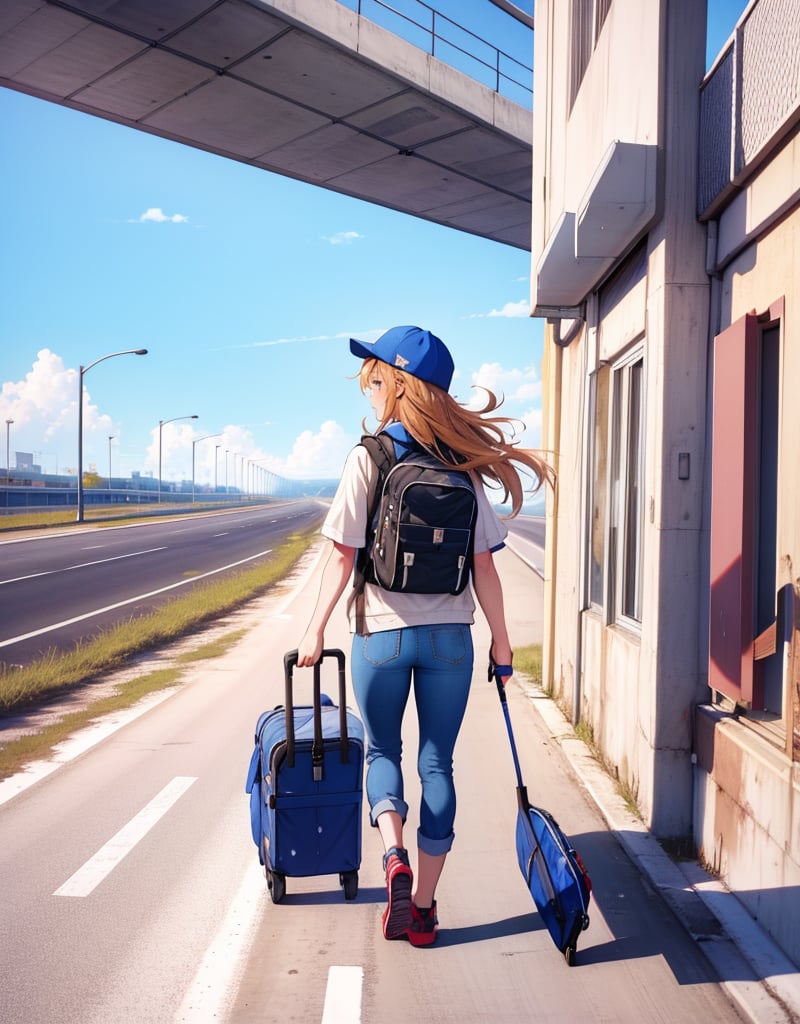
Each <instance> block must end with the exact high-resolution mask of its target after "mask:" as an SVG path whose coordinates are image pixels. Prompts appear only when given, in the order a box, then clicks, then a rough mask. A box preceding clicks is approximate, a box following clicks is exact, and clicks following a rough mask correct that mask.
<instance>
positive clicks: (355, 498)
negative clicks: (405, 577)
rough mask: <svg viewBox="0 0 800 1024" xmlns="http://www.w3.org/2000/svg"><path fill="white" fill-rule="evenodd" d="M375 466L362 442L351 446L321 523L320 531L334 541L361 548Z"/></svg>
mask: <svg viewBox="0 0 800 1024" xmlns="http://www.w3.org/2000/svg"><path fill="white" fill-rule="evenodd" d="M377 472H378V468H377V466H376V465H375V463H374V461H373V460H372V459H371V458H370V455H369V452H368V451H367V449H366V448H365V447H364V446H363V445H356V447H355V448H353V449H352V451H351V452H350V454H349V455H348V456H347V459H346V461H345V464H344V469H343V470H342V478H341V480H340V481H339V486H338V487H337V489H336V494H335V495H334V497H333V501H332V502H331V507H330V511H329V512H328V514H327V516H326V517H325V522H324V523H323V524H322V534H323V536H325V537H328V538H329V540H332V541H335V542H336V543H337V544H345V545H346V546H347V547H351V548H363V547H364V545H365V544H366V538H367V497H368V495H369V490H370V486H371V483H372V480H373V478H374V477H375V476H377Z"/></svg>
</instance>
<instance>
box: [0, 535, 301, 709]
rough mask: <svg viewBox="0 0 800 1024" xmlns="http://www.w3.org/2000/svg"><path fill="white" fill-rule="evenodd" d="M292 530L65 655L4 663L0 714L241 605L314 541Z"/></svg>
mask: <svg viewBox="0 0 800 1024" xmlns="http://www.w3.org/2000/svg"><path fill="white" fill-rule="evenodd" d="M314 536H315V534H314V532H313V531H312V530H309V531H307V532H303V533H298V534H294V535H293V536H291V537H289V538H288V539H287V540H286V541H285V542H284V543H282V544H281V545H280V546H279V547H278V548H277V549H276V550H275V551H274V552H273V554H272V556H271V557H270V558H269V560H268V561H265V562H263V563H261V564H259V565H256V566H253V567H252V568H250V569H246V570H243V571H241V572H238V573H236V574H234V575H231V576H230V577H227V578H225V579H220V580H215V581H213V582H210V583H207V584H205V585H198V587H197V588H196V589H195V590H194V591H193V592H192V593H191V594H186V595H184V596H182V597H179V598H175V599H173V600H170V601H168V602H167V603H166V604H164V605H163V606H162V607H161V608H159V609H157V610H156V611H154V612H151V613H149V614H147V615H142V616H139V617H137V618H132V619H130V620H128V621H127V622H123V623H120V624H118V625H116V626H114V627H112V628H111V629H109V630H107V631H105V632H103V633H101V634H100V635H99V636H98V637H96V638H95V639H94V640H91V641H88V642H86V643H80V644H77V645H76V646H75V648H74V649H73V650H72V651H69V652H67V653H66V654H61V653H58V652H56V651H49V652H47V653H46V654H45V655H43V656H42V657H41V658H38V659H37V660H36V661H34V662H31V663H30V664H29V665H25V666H23V667H22V668H14V667H10V666H3V667H0V714H6V715H7V714H9V713H10V712H12V711H17V710H20V709H22V708H25V707H30V706H31V705H34V704H35V703H37V702H40V701H41V700H43V699H46V698H48V697H52V696H54V695H55V694H57V693H59V692H62V691H64V690H65V689H68V688H70V687H72V686H75V685H77V684H78V683H83V682H86V681H87V680H91V679H92V678H95V677H97V676H99V675H101V674H102V673H105V672H108V671H110V670H111V669H115V668H118V667H119V666H120V665H123V664H124V663H125V662H126V661H127V659H128V658H130V657H132V656H133V655H136V654H139V653H141V652H142V651H146V650H150V649H152V648H153V647H157V646H158V645H160V644H163V643H167V642H169V641H171V640H175V639H177V638H178V637H181V636H185V635H186V634H188V633H191V632H192V631H193V630H195V629H197V628H198V627H199V626H201V625H203V624H205V623H207V622H209V621H212V620H213V619H216V618H218V617H219V616H221V615H224V614H226V613H228V612H230V611H233V610H234V609H236V608H238V607H241V606H242V605H243V604H245V603H246V602H247V601H248V600H250V599H251V598H253V597H256V596H258V595H260V594H262V593H263V592H264V591H265V590H267V589H268V588H269V587H271V586H273V585H274V584H275V583H276V582H277V581H279V580H281V579H283V578H284V577H285V576H286V575H287V573H288V572H289V571H290V569H291V568H292V566H293V565H294V564H295V563H296V562H297V560H298V559H299V558H300V556H301V555H302V554H303V553H304V552H305V551H306V549H307V548H308V547H309V545H310V544H311V542H312V541H313V540H314Z"/></svg>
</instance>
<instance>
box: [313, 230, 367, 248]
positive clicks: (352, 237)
mask: <svg viewBox="0 0 800 1024" xmlns="http://www.w3.org/2000/svg"><path fill="white" fill-rule="evenodd" d="M321 237H322V239H323V240H324V241H325V242H330V244H331V245H352V243H353V242H355V241H356V239H357V238H363V237H364V235H360V234H359V233H358V232H357V231H337V232H336V234H335V235H322V236H321Z"/></svg>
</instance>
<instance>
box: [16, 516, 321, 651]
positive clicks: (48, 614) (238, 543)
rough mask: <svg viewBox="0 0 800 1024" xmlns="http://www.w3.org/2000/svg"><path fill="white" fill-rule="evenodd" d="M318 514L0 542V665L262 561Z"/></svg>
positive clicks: (182, 520)
mask: <svg viewBox="0 0 800 1024" xmlns="http://www.w3.org/2000/svg"><path fill="white" fill-rule="evenodd" d="M324 508H325V507H324V505H323V504H321V503H319V502H316V501H313V500H305V501H294V502H283V503H280V504H278V503H276V504H274V505H266V506H262V507H259V508H251V509H244V510H234V511H225V512H217V513H206V514H203V515H197V516H185V517H184V516H181V517H171V518H169V519H163V520H159V521H155V522H147V523H141V524H136V525H127V526H103V527H83V528H81V529H77V528H75V529H71V530H69V531H64V532H54V531H48V532H46V533H36V534H31V535H26V536H24V537H21V538H18V537H16V536H15V535H14V534H10V535H8V537H7V538H5V539H3V540H1V541H0V662H6V663H7V664H17V665H25V664H28V663H29V662H31V661H33V660H34V659H35V658H36V657H37V656H38V655H40V654H41V653H42V652H43V651H45V650H47V649H56V650H59V651H65V650H68V649H70V648H72V647H73V646H74V644H75V643H76V642H77V641H79V640H87V639H90V638H91V637H92V636H94V635H96V634H97V633H98V632H99V631H101V630H104V629H107V628H108V627H110V626H112V625H114V624H115V623H117V622H120V621H124V620H126V619H130V618H131V617H135V616H138V615H142V614H144V613H146V612H148V611H151V610H152V609H153V608H155V607H157V606H158V605H159V604H162V603H164V602H165V601H167V600H170V599H171V598H174V597H176V596H180V595H181V594H183V593H186V591H187V590H188V589H190V588H191V586H192V585H193V584H195V583H197V582H198V581H206V580H208V579H212V578H215V577H216V578H218V577H219V576H220V575H222V574H224V573H226V572H234V571H237V570H241V569H243V568H247V567H248V566H250V565H252V564H253V563H254V562H255V561H257V560H262V559H264V558H268V557H269V554H270V553H271V551H272V549H273V548H275V547H277V546H278V545H279V544H280V543H281V541H283V540H285V539H286V537H288V536H289V535H290V534H291V533H294V532H295V531H297V530H298V529H306V528H308V527H310V526H312V525H313V524H314V523H315V522H318V521H321V518H322V515H323V513H324Z"/></svg>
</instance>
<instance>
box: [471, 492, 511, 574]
mask: <svg viewBox="0 0 800 1024" xmlns="http://www.w3.org/2000/svg"><path fill="white" fill-rule="evenodd" d="M470 475H471V477H472V482H473V484H474V485H475V494H476V496H477V499H478V518H477V520H476V522H475V545H474V548H473V550H474V551H475V553H476V554H478V555H479V554H481V553H482V552H484V551H497V550H499V549H500V548H502V547H503V545H504V544H505V541H506V537H507V536H508V528H507V527H506V524H505V523H504V522H503V520H502V519H500V517H499V516H498V514H497V513H496V512H495V510H494V509H493V508H492V506H491V505H490V503H489V499H488V498H487V497H486V490H485V489H484V486H483V482H482V481H481V478H480V477H479V476H478V475H477V474H476V473H471V474H470Z"/></svg>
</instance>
